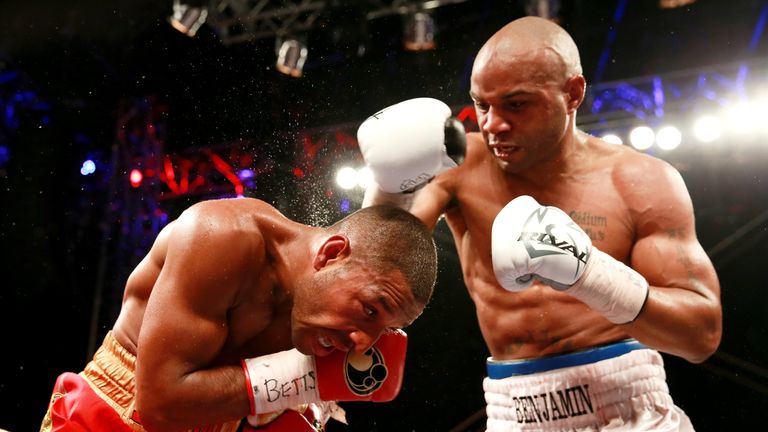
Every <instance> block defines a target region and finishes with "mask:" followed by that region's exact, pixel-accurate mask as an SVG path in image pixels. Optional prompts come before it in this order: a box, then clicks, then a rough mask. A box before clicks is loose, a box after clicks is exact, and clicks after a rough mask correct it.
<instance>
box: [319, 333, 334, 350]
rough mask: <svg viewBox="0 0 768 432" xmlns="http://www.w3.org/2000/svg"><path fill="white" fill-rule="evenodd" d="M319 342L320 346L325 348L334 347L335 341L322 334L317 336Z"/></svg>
mask: <svg viewBox="0 0 768 432" xmlns="http://www.w3.org/2000/svg"><path fill="white" fill-rule="evenodd" d="M317 343H318V344H320V346H321V347H323V348H333V342H331V340H330V339H328V338H327V337H325V336H322V335H321V336H319V337H318V338H317Z"/></svg>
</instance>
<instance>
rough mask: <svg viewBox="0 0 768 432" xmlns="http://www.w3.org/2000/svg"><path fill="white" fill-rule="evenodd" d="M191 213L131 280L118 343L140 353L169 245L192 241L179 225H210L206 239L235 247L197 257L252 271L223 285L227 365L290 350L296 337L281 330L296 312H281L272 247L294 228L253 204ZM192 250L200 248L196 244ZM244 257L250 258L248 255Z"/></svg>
mask: <svg viewBox="0 0 768 432" xmlns="http://www.w3.org/2000/svg"><path fill="white" fill-rule="evenodd" d="M185 213H187V214H185V215H183V216H184V217H185V218H187V220H185V221H184V222H180V221H179V220H175V221H173V222H171V223H169V224H168V225H167V226H166V227H164V228H163V230H162V231H161V232H160V234H159V235H158V237H157V239H156V240H155V242H154V244H153V245H152V248H151V249H150V251H149V253H148V254H147V255H146V256H145V257H144V259H142V261H141V262H140V263H139V265H137V266H136V268H135V269H134V270H133V272H132V273H131V275H130V277H129V278H128V281H127V282H126V285H125V291H124V294H123V306H122V309H121V313H120V316H119V317H118V319H117V322H116V323H115V326H114V329H113V333H114V335H115V338H116V339H117V340H118V342H120V344H121V345H123V346H124V347H126V348H127V349H128V350H129V351H130V352H132V353H134V354H135V353H136V347H137V345H138V339H139V332H140V329H141V325H142V321H143V319H144V314H145V311H146V307H147V303H148V301H149V298H150V295H151V294H152V292H153V290H156V289H158V285H157V281H158V278H159V277H160V274H161V272H162V270H163V266H164V265H165V262H166V259H167V258H168V254H169V245H170V244H171V243H172V242H184V241H189V239H184V238H181V237H182V236H188V235H189V233H188V230H185V231H187V232H185V233H184V234H180V233H175V232H174V231H175V229H176V228H177V226H178V224H180V223H186V224H199V225H202V226H205V227H206V228H204V229H205V230H206V231H207V233H206V234H205V235H215V236H222V237H223V238H228V239H230V240H231V241H230V242H229V243H230V244H231V245H232V247H231V248H222V249H221V250H216V251H211V250H199V251H196V252H195V253H200V254H207V255H209V256H211V258H212V259H215V260H216V261H217V262H219V264H220V265H222V266H227V265H229V263H230V262H236V261H240V262H242V261H243V260H245V261H246V262H248V263H249V265H248V266H247V271H245V272H243V271H242V270H240V271H233V272H232V277H231V278H230V279H229V280H226V281H222V282H221V292H220V293H218V294H220V295H221V296H222V297H228V298H230V299H231V304H230V306H229V309H230V313H229V314H228V321H229V328H230V336H229V338H228V340H227V342H226V344H225V347H224V350H223V354H224V356H223V357H222V361H226V359H225V358H224V357H228V355H227V354H231V355H232V358H233V359H238V358H240V357H238V355H239V351H241V350H243V349H244V347H247V346H248V345H250V346H254V345H261V346H262V347H264V346H273V345H275V346H277V347H279V348H281V349H282V348H284V347H290V332H289V331H287V332H286V331H284V330H280V331H277V330H275V329H285V328H286V327H287V326H285V322H286V320H289V319H290V308H288V307H286V308H279V307H275V305H276V302H275V299H274V298H273V294H274V293H275V292H276V290H273V287H274V286H275V284H276V283H277V282H276V281H277V278H276V277H275V276H274V269H273V268H272V266H271V262H272V260H271V259H269V257H268V255H269V250H268V247H267V246H266V243H267V242H268V239H269V238H271V237H272V236H273V235H274V234H276V233H278V232H280V231H281V229H284V226H288V225H291V224H293V223H292V222H290V221H288V220H287V219H285V218H283V217H282V215H280V214H279V213H278V212H277V211H276V210H275V209H274V208H272V207H271V206H268V205H266V204H265V203H263V202H261V201H258V200H251V199H238V200H216V201H206V202H203V203H199V204H197V205H196V206H193V207H192V208H190V210H188V211H186V212H185ZM180 218H181V217H180ZM190 219H191V220H190ZM191 247H193V248H194V244H192V245H191ZM170 253H172V252H170ZM244 253H245V254H247V256H243V255H244ZM188 270H189V271H190V272H192V271H196V269H188ZM199 276H200V277H204V276H205V275H204V274H201V275H199ZM177 285H179V284H177ZM177 285H171V284H166V285H165V286H163V287H161V288H160V289H165V290H169V291H172V292H171V294H170V295H180V294H175V293H174V291H175V292H177V293H181V290H183V289H184V287H183V286H177ZM277 291H279V290H277ZM278 303H279V302H278ZM254 317H258V319H254ZM277 323H279V325H276V324H277ZM254 340H256V341H257V342H258V343H257V342H254Z"/></svg>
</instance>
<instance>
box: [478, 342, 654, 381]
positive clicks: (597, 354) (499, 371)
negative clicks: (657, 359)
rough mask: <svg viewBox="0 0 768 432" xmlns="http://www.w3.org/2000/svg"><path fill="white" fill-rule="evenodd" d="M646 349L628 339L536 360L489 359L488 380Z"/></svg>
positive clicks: (577, 364) (579, 364) (543, 370)
mask: <svg viewBox="0 0 768 432" xmlns="http://www.w3.org/2000/svg"><path fill="white" fill-rule="evenodd" d="M646 348H648V347H646V346H645V345H643V344H641V343H640V342H638V341H636V340H634V339H626V340H623V341H621V342H616V343H612V344H609V345H603V346H599V347H595V348H588V349H585V350H581V351H575V352H571V353H567V354H557V355H553V356H549V357H542V358H536V359H524V360H500V361H499V360H493V359H492V358H489V359H488V361H487V362H486V368H487V370H488V378H491V379H503V378H508V377H511V376H515V375H528V374H533V373H538V372H546V371H550V370H553V369H562V368H566V367H571V366H581V365H585V364H589V363H595V362H599V361H600V360H606V359H609V358H614V357H618V356H621V355H624V354H626V353H628V352H630V351H634V350H638V349H646Z"/></svg>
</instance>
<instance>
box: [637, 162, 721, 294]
mask: <svg viewBox="0 0 768 432" xmlns="http://www.w3.org/2000/svg"><path fill="white" fill-rule="evenodd" d="M659 178H660V179H661V181H660V182H659V183H660V184H657V185H655V186H656V187H655V188H653V190H654V192H653V193H649V194H648V196H646V197H643V201H645V202H646V205H644V206H643V207H642V211H638V212H637V213H636V217H637V219H638V220H637V223H636V226H637V233H636V235H637V239H636V242H635V244H634V246H633V248H632V254H631V265H632V267H633V268H634V269H635V270H637V271H638V272H640V273H641V274H642V275H643V276H645V278H646V279H647V280H648V283H649V284H650V285H651V286H657V287H667V288H682V289H685V290H689V291H692V292H695V293H697V294H700V295H702V296H704V297H707V298H715V297H717V298H719V294H720V287H719V283H718V281H717V276H716V274H715V270H714V267H713V265H712V262H711V261H710V259H709V257H708V256H707V254H706V252H705V251H704V249H703V247H702V246H701V244H700V243H699V241H698V238H697V236H696V227H695V222H694V214H693V204H692V203H691V199H690V196H689V195H688V191H687V189H686V187H685V184H684V183H683V180H682V178H681V177H680V176H679V174H678V173H677V172H676V171H674V170H673V169H671V168H670V167H667V168H666V169H665V170H664V172H663V175H661V176H659Z"/></svg>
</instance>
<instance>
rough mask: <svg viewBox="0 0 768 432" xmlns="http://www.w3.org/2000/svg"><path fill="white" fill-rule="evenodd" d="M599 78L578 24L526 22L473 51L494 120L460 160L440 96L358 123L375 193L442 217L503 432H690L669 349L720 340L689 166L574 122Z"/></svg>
mask: <svg viewBox="0 0 768 432" xmlns="http://www.w3.org/2000/svg"><path fill="white" fill-rule="evenodd" d="M585 88H586V81H585V79H584V77H583V75H582V68H581V62H580V59H579V52H578V49H577V47H576V44H575V43H574V41H573V39H572V38H571V37H570V35H568V33H567V32H566V31H565V30H564V29H562V28H561V27H559V26H558V25H557V24H555V23H553V22H551V21H548V20H545V19H542V18H538V17H524V18H520V19H517V20H514V21H512V22H511V23H509V24H507V25H506V26H504V27H503V28H502V29H500V30H499V31H498V32H496V33H495V34H494V35H493V36H491V38H490V39H489V40H488V41H487V42H486V43H485V44H484V45H483V46H482V48H481V49H480V51H479V52H478V53H477V55H476V56H475V60H474V64H473V67H472V74H471V77H470V97H471V99H472V101H473V104H474V106H475V113H476V114H477V122H478V127H479V132H476V133H469V134H466V140H465V142H466V153H465V155H464V158H463V162H461V163H460V164H457V163H454V164H449V163H445V161H446V155H448V154H449V153H450V150H449V149H450V148H451V147H454V148H455V146H453V145H452V142H453V137H454V134H450V133H446V131H445V126H446V124H449V123H450V122H448V120H449V118H450V117H451V110H450V109H449V108H448V107H447V105H445V104H444V103H442V102H440V101H439V100H431V99H429V98H417V99H411V100H408V101H404V102H401V103H398V104H395V105H392V106H390V107H388V108H385V109H383V110H381V111H379V112H377V113H376V114H374V115H372V116H371V117H369V118H368V119H366V120H365V121H364V122H363V123H362V124H361V125H360V128H359V129H358V141H359V144H360V151H361V153H362V155H363V157H364V159H365V162H366V164H367V165H368V166H369V167H370V168H371V170H372V171H373V175H374V179H375V182H374V184H372V185H371V187H370V188H369V189H368V190H366V193H365V197H364V200H363V206H368V205H373V204H388V205H393V206H398V207H402V208H404V209H408V210H409V211H410V212H412V213H413V214H414V215H416V216H417V217H419V219H421V220H422V221H423V222H424V223H425V224H426V225H427V226H428V227H430V229H434V227H435V225H436V224H437V222H438V220H441V217H443V216H444V220H445V221H446V223H447V225H448V227H449V228H450V230H451V233H452V234H453V237H454V240H455V244H456V251H457V253H458V256H459V261H460V263H461V267H462V272H463V276H464V282H465V284H466V286H467V289H468V291H469V294H470V297H471V298H472V300H473V301H474V303H475V306H476V311H477V318H478V323H479V325H480V330H481V332H482V334H483V338H484V339H485V342H486V345H487V347H488V349H489V351H490V354H491V357H490V359H488V360H487V367H488V372H489V376H488V378H487V379H486V380H485V386H484V387H485V390H486V401H487V402H488V408H487V414H488V417H489V419H488V424H487V427H488V429H489V430H494V431H495V430H505V431H516V430H534V429H535V430H631V431H642V430H670V431H672V430H682V431H686V430H691V423H690V421H689V419H688V418H687V416H686V415H685V414H684V413H683V412H682V410H680V409H679V408H678V407H676V406H675V405H674V404H673V402H672V398H671V396H670V395H669V393H668V389H667V386H666V384H665V382H664V380H665V373H664V369H663V364H662V361H661V360H662V359H661V357H660V355H659V351H662V352H665V353H668V354H671V355H675V356H679V357H681V358H684V359H686V360H688V361H690V362H702V361H704V360H706V359H707V358H708V357H709V356H710V355H711V354H712V353H713V352H714V351H715V350H716V349H717V347H718V345H719V343H720V338H721V335H722V308H721V305H720V285H719V282H718V278H717V275H716V273H715V270H714V267H713V266H712V263H711V261H710V260H709V258H708V257H707V255H706V253H705V252H704V250H703V248H702V247H701V244H700V243H699V241H698V239H697V236H696V229H695V223H694V214H693V205H692V203H691V199H690V195H689V193H688V191H687V189H686V187H685V183H684V181H683V179H682V178H681V176H680V174H679V173H678V172H677V171H676V170H675V169H674V168H673V167H672V166H670V165H669V164H667V163H666V162H664V161H662V160H659V159H657V158H655V157H652V156H649V155H645V154H642V153H639V152H637V151H635V150H633V149H631V148H629V147H626V146H617V145H613V144H609V143H606V142H604V141H602V140H600V139H598V138H596V137H593V136H591V135H589V134H587V133H585V132H583V131H581V130H579V129H578V128H577V127H576V113H577V110H578V108H579V106H580V105H581V104H582V103H583V101H584V97H585ZM507 206H509V207H507ZM625 369H626V371H625Z"/></svg>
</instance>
